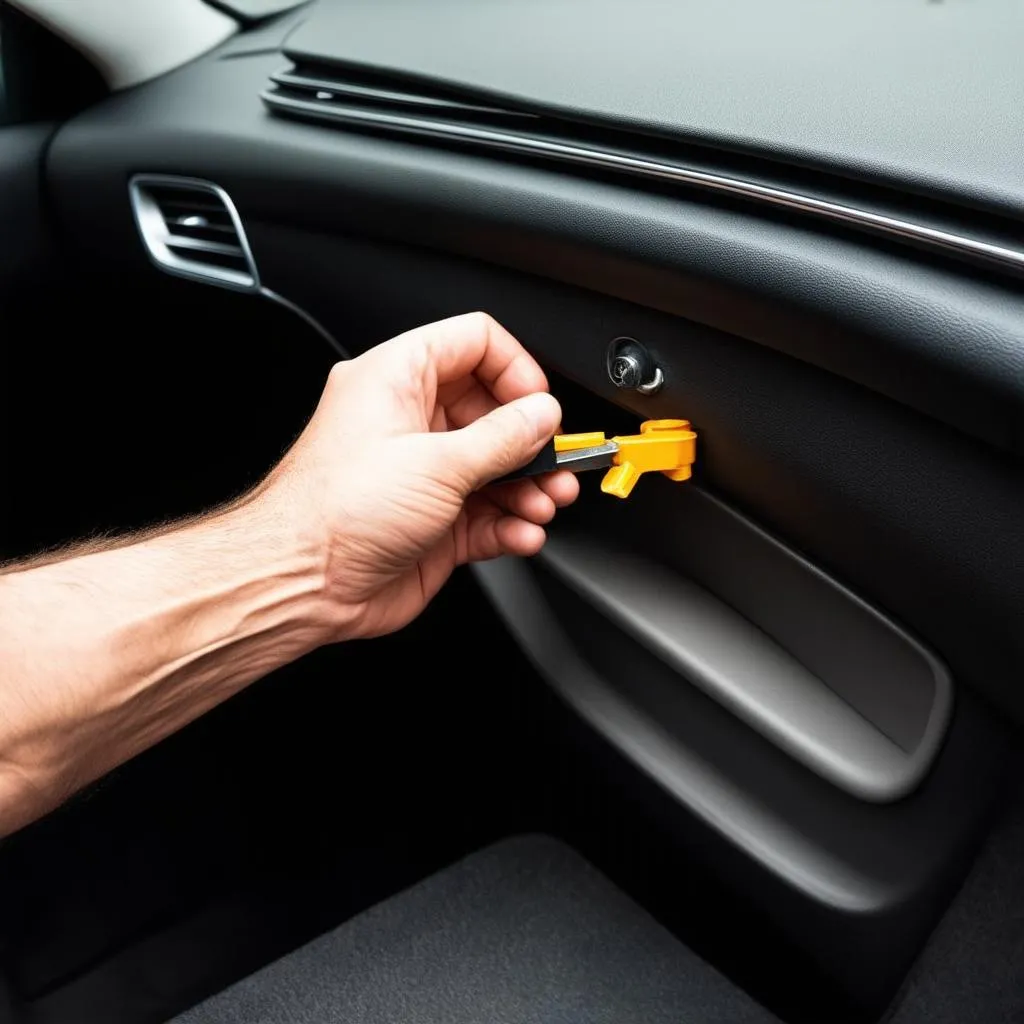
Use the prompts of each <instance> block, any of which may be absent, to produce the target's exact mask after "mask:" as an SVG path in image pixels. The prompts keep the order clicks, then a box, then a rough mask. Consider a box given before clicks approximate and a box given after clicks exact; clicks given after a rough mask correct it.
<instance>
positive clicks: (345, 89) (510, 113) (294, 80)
mask: <svg viewBox="0 0 1024 1024" xmlns="http://www.w3.org/2000/svg"><path fill="white" fill-rule="evenodd" d="M270 80H271V81H272V82H276V83H277V84H278V85H283V86H285V87H286V88H288V89H308V90H310V91H315V90H317V89H322V90H323V91H324V92H330V93H335V94H337V95H338V96H339V97H341V98H347V99H355V100H360V99H366V100H372V101H376V102H378V103H396V104H400V105H402V106H407V107H427V108H430V107H433V108H434V109H435V110H452V111H455V112H459V111H461V112H463V113H474V114H501V115H502V116H503V117H522V118H530V119H533V120H536V118H537V115H536V114H527V113H525V112H523V111H519V110H503V109H502V108H501V107H486V106H481V105H479V104H476V103H460V102H459V101H458V100H446V99H439V98H434V97H433V96H420V95H418V94H416V93H411V92H410V93H406V92H396V91H395V90H392V89H372V88H370V87H369V86H364V85H353V84H350V83H349V82H336V81H332V80H331V79H329V78H311V77H307V76H306V75H297V74H295V73H294V72H292V71H278V72H276V73H275V74H273V75H271V76H270Z"/></svg>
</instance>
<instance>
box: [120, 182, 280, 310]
mask: <svg viewBox="0 0 1024 1024" xmlns="http://www.w3.org/2000/svg"><path fill="white" fill-rule="evenodd" d="M129 195H130V197H131V205H132V212H133V214H134V215H135V223H136V225H137V226H138V229H139V234H140V235H141V236H142V241H143V243H144V244H145V246H146V251H147V252H148V253H149V256H150V259H152V261H153V262H154V263H155V264H156V265H157V266H158V267H159V268H160V269H161V270H165V271H167V272H168V273H169V274H176V275H177V276H179V277H187V278H190V279H192V280H194V281H204V282H206V283H208V284H216V285H220V286H221V287H222V288H232V289H235V290H236V291H244V292H256V291H259V289H260V282H259V274H258V273H257V271H256V263H255V261H254V260H253V256H252V251H251V249H250V248H249V242H248V239H247V238H246V237H245V230H244V229H243V228H242V222H241V220H240V219H239V216H238V211H237V210H236V209H235V204H234V203H233V202H232V201H231V198H230V196H228V194H227V193H226V192H225V191H224V190H223V189H222V188H221V187H220V186H219V185H214V184H213V183H212V182H209V181H201V180H199V179H197V178H179V177H175V176H170V175H156V174H137V175H135V177H133V178H132V179H131V182H130V183H129Z"/></svg>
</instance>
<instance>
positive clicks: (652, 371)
mask: <svg viewBox="0 0 1024 1024" xmlns="http://www.w3.org/2000/svg"><path fill="white" fill-rule="evenodd" d="M606 368H607V370H608V377H609V379H610V380H611V382H612V383H613V384H614V385H615V386H616V387H617V388H623V389H624V390H628V391H639V392H640V394H642V395H653V394H654V392H655V391H657V390H659V389H660V388H661V386H662V384H664V383H665V375H664V374H663V373H662V371H661V367H660V366H658V364H657V363H656V362H655V361H654V358H653V356H651V354H650V352H648V351H647V349H646V348H645V347H644V346H643V345H641V344H640V342H638V341H634V340H633V339H632V338H616V339H615V341H613V342H612V343H611V345H610V346H609V348H608V356H607V360H606Z"/></svg>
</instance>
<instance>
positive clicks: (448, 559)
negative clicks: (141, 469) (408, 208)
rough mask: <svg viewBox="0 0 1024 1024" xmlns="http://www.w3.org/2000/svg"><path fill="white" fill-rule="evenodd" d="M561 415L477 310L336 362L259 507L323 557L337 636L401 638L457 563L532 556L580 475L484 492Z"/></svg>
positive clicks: (535, 369) (533, 450) (532, 368)
mask: <svg viewBox="0 0 1024 1024" xmlns="http://www.w3.org/2000/svg"><path fill="white" fill-rule="evenodd" d="M560 419H561V410H560V408H559V405H558V402H557V401H555V399H554V398H552V397H551V396H550V395H549V394H547V381H546V379H545V377H544V374H543V372H542V371H541V369H540V367H539V366H538V365H537V363H536V362H535V361H534V360H533V358H532V357H531V356H530V355H529V354H528V353H527V352H526V350H525V349H524V348H523V347H522V346H521V345H520V344H519V342H518V341H516V339H515V338H513V337H512V335H510V334H509V333H508V332H507V331H506V330H505V329H504V328H502V327H501V326H500V325H499V324H498V323H496V322H495V321H494V320H493V319H492V318H491V317H489V316H486V315H485V314H483V313H470V314H468V315H465V316H459V317H454V318H452V319H450V320H443V321H440V322H438V323H434V324H430V325H428V326H426V327H421V328H418V329H417V330H414V331H410V332H408V333H407V334H403V335H400V336H399V337H397V338H393V339H392V340H391V341H388V342H385V343H384V344H382V345H379V346H377V347H376V348H374V349H371V350H370V351H368V352H366V353H365V354H364V355H361V356H359V357H358V358H357V359H353V360H351V361H350V362H345V363H338V364H337V365H336V366H335V367H334V368H333V369H332V371H331V373H330V376H329V378H328V381H327V385H326V387H325V389H324V393H323V396H322V398H321V399H320V403H319V405H318V406H317V409H316V412H315V413H314V415H313V418H312V419H311V421H310V422H309V424H308V426H307V427H306V429H305V430H304V431H303V433H302V434H301V436H300V437H299V439H298V440H297V441H296V442H295V445H294V446H293V447H292V449H291V450H290V451H289V452H288V453H287V455H286V456H285V457H284V459H282V461H281V463H280V464H279V465H278V466H277V467H276V468H275V469H274V471H273V472H272V473H271V475H270V477H269V478H268V480H267V481H266V484H265V487H264V488H263V494H262V497H261V500H262V501H265V502H269V503H270V504H271V505H272V506H273V507H274V508H275V509H276V510H277V512H278V513H279V514H280V515H283V516H285V517H287V518H289V520H290V521H292V522H298V523H300V524H301V532H302V534H303V536H304V538H306V539H307V540H308V541H309V542H310V543H312V544H314V545H315V546H316V547H317V549H318V550H321V551H322V552H323V555H324V560H325V561H324V564H325V586H326V592H327V596H328V599H329V605H330V607H331V609H332V622H333V626H332V634H333V635H332V639H342V638H345V639H347V638H350V637H369V636H378V635H380V634H383V633H388V632H391V631H393V630H396V629H399V628H400V627H401V626H404V625H405V624H406V623H408V622H410V621H411V620H412V619H414V618H415V617H416V616H417V615H418V614H419V613H420V612H421V611H422V610H423V608H424V607H425V606H426V604H427V603H428V602H429V601H430V599H431V598H432V597H433V596H434V595H435V594H436V593H437V591H438V590H439V589H440V588H441V586H442V584H443V583H444V582H445V580H447V578H448V576H449V575H450V574H451V572H452V570H453V569H454V568H455V566H457V565H460V564H463V563H465V562H475V561H481V560H484V559H488V558H495V557H497V556H499V555H504V554H514V555H532V554H535V553H536V552H537V551H539V550H540V548H541V546H542V545H543V543H544V539H545V532H544V527H543V524H544V523H546V522H548V521H549V520H550V519H551V518H552V517H553V516H554V514H555V510H556V508H558V507H561V506H564V505H568V504H570V503H571V502H572V501H574V500H575V498H576V496H577V494H578V493H579V485H578V484H577V482H576V478H575V477H574V476H573V475H572V474H571V473H568V472H565V471H562V472H557V473H552V474H549V475H547V476H545V477H539V478H533V479H527V480H519V481H516V482H514V483H507V484H501V485H497V486H495V487H492V488H486V489H484V490H481V488H484V487H485V485H487V484H488V483H489V482H490V481H492V480H494V479H496V478H498V477H500V476H503V475H504V474H506V473H508V472H510V471H512V470H514V469H516V468H518V467H519V466H521V465H523V464H525V463H526V462H528V461H529V460H530V459H531V458H532V457H533V456H534V455H536V454H537V452H538V451H539V450H540V448H541V447H542V446H543V445H544V443H546V442H547V441H548V440H550V438H551V437H552V435H553V434H554V433H555V431H556V430H557V429H558V425H559V422H560Z"/></svg>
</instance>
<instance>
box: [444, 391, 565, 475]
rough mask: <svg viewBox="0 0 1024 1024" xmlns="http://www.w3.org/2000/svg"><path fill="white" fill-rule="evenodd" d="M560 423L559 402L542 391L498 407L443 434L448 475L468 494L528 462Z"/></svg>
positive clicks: (560, 411) (548, 439) (549, 438)
mask: <svg viewBox="0 0 1024 1024" xmlns="http://www.w3.org/2000/svg"><path fill="white" fill-rule="evenodd" d="M561 420H562V410H561V407H560V406H559V404H558V402H557V401H556V400H555V399H554V398H553V397H552V396H551V395H549V394H547V392H543V391H538V392H536V393H535V394H532V395H524V396H523V397H522V398H517V399H515V400H514V401H512V402H508V403H507V404H505V405H499V406H498V408H497V409H492V410H491V411H490V412H489V413H487V415H485V416H481V417H480V418H479V419H478V420H474V421H473V422H472V423H470V424H468V425H467V426H465V427H462V428H461V429H460V430H452V431H450V432H449V433H448V434H446V435H445V440H446V445H447V449H448V450H447V452H446V456H447V457H448V458H449V459H450V460H451V462H450V464H449V466H448V467H447V469H448V472H449V473H450V475H451V478H453V479H457V480H459V481H460V482H461V483H462V484H463V485H464V487H465V491H466V494H470V493H471V492H473V491H475V490H477V489H478V488H480V487H483V485H484V484H487V483H490V481H491V480H496V479H497V478H498V477H499V476H504V475H505V474H506V473H511V472H512V470H514V469H518V468H519V467H520V466H523V465H525V464H526V463H527V462H529V461H530V459H532V458H533V456H534V455H536V454H537V452H538V451H539V450H540V447H541V445H542V444H543V443H544V442H546V441H550V440H551V438H552V436H553V435H554V433H555V431H556V430H557V429H558V424H559V423H560V422H561Z"/></svg>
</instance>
